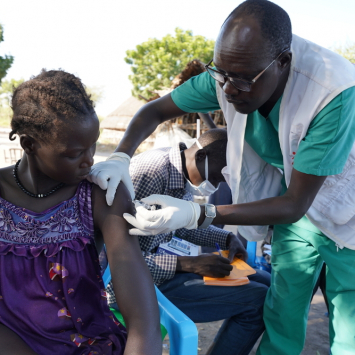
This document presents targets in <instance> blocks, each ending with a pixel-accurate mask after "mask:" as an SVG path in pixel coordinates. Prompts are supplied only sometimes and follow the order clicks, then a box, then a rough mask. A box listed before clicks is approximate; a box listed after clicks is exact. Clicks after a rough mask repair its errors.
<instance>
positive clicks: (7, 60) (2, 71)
mask: <svg viewBox="0 0 355 355" xmlns="http://www.w3.org/2000/svg"><path fill="white" fill-rule="evenodd" d="M3 41H4V30H3V27H2V25H1V24H0V43H1V42H3ZM13 61H14V57H13V56H11V55H5V56H4V57H1V56H0V84H1V80H2V79H3V78H4V77H5V76H6V73H7V71H8V69H9V68H10V67H11V65H12V63H13Z"/></svg>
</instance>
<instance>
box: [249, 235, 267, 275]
mask: <svg viewBox="0 0 355 355" xmlns="http://www.w3.org/2000/svg"><path fill="white" fill-rule="evenodd" d="M256 247H257V243H256V242H249V241H248V244H247V252H248V260H247V264H248V265H249V266H251V267H253V268H255V269H260V270H265V271H267V272H271V265H270V264H269V263H268V262H267V261H266V260H265V258H264V257H263V256H256Z"/></svg>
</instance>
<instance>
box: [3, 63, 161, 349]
mask: <svg viewBox="0 0 355 355" xmlns="http://www.w3.org/2000/svg"><path fill="white" fill-rule="evenodd" d="M12 109H13V117H12V120H11V127H12V131H11V133H10V139H12V140H13V139H14V138H13V136H14V135H18V137H19V139H20V144H21V147H22V148H23V150H24V154H23V158H22V159H20V160H19V161H18V162H17V163H16V164H15V166H9V167H6V168H3V169H0V195H1V197H0V353H1V354H2V355H13V354H21V355H35V354H38V355H47V354H50V355H75V354H83V355H84V354H85V355H90V354H107V355H109V354H112V355H113V354H114V355H124V354H129V355H133V354H135V355H142V354H151V355H158V354H161V349H162V344H161V334H160V324H159V309H158V304H157V300H156V295H155V290H154V285H153V282H152V279H151V276H150V274H149V270H148V268H147V265H146V263H145V262H144V259H143V258H142V255H141V253H140V249H139V244H138V238H135V237H132V236H130V235H129V233H128V225H127V222H126V221H125V220H124V219H123V217H122V215H123V213H124V212H131V213H133V204H132V201H131V199H130V196H129V193H128V191H127V189H126V188H125V186H124V185H123V184H120V185H119V186H118V189H117V196H116V199H115V202H114V203H113V205H112V206H111V207H109V206H107V204H106V202H105V196H104V192H103V191H102V190H101V189H100V188H99V187H97V186H95V185H93V184H91V183H89V182H88V181H87V180H86V177H87V175H88V174H89V172H90V168H91V166H92V164H93V156H94V154H95V148H96V141H97V139H98V137H99V133H100V131H99V120H98V118H97V115H96V113H95V110H94V107H93V103H92V101H91V100H90V97H89V96H88V95H87V94H86V92H85V88H84V86H83V84H82V83H81V81H80V79H79V78H77V77H75V76H74V75H72V74H69V73H66V72H64V71H61V70H59V71H55V70H51V71H45V70H43V71H42V73H41V74H40V75H38V76H36V77H33V78H32V79H30V80H28V81H26V82H24V83H22V84H21V85H20V86H19V87H18V88H17V89H16V90H15V91H14V94H13V98H12ZM94 229H95V230H99V231H101V235H102V236H103V239H102V238H94ZM103 242H105V244H106V247H107V255H108V260H109V262H110V266H111V272H112V279H113V280H114V282H115V284H117V285H119V286H120V287H117V289H116V293H115V295H116V299H117V303H118V304H119V306H120V308H121V310H122V313H123V316H124V317H125V319H127V321H126V324H127V325H128V327H127V329H126V328H124V327H123V326H122V325H121V324H120V323H119V322H118V321H117V319H116V318H115V317H114V315H113V314H112V312H111V311H110V309H109V308H108V305H107V301H106V293H105V289H104V284H103V281H102V278H101V276H100V265H99V260H98V252H100V250H101V248H102V245H103Z"/></svg>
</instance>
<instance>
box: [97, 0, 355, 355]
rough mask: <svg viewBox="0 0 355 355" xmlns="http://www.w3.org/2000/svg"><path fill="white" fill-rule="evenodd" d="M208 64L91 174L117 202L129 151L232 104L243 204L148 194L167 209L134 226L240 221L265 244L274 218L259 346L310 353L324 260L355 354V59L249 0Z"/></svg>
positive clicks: (340, 329)
mask: <svg viewBox="0 0 355 355" xmlns="http://www.w3.org/2000/svg"><path fill="white" fill-rule="evenodd" d="M206 69H207V71H206V72H204V73H202V74H200V75H199V76H196V77H193V78H191V79H190V80H189V81H187V82H186V83H184V84H183V85H181V86H180V87H178V88H177V89H175V90H174V91H173V92H172V93H171V94H169V95H166V96H164V97H162V98H161V99H159V100H156V101H152V102H150V103H148V104H147V105H145V106H143V108H141V110H140V111H139V112H138V113H137V114H136V115H135V116H134V118H133V119H132V121H131V123H130V125H129V127H128V129H127V131H126V134H125V136H124V138H123V139H122V141H121V142H120V144H119V146H118V148H117V152H118V153H114V155H113V156H112V157H111V158H110V159H109V160H108V161H106V162H103V163H100V164H97V165H96V166H95V167H94V168H93V171H92V175H91V179H92V181H94V182H96V183H99V185H100V186H101V187H103V188H107V185H108V193H107V200H108V202H109V203H112V200H113V196H114V191H115V189H116V187H117V184H118V182H119V180H121V178H122V180H123V182H124V183H125V184H126V185H127V186H128V187H129V188H131V183H130V181H129V174H128V166H129V156H132V155H133V153H134V151H135V149H136V148H137V147H138V145H139V144H140V143H141V142H142V141H143V140H144V139H145V138H147V137H148V136H149V135H150V134H151V133H152V132H153V131H154V130H155V129H156V127H157V126H158V125H159V124H160V123H162V122H164V121H167V120H170V119H172V118H174V117H178V116H182V115H183V114H185V113H186V112H209V111H214V110H218V109H222V110H223V113H224V116H225V118H226V122H227V130H228V147H227V167H225V168H224V169H223V171H222V172H223V174H224V177H225V179H226V181H227V182H228V184H229V186H230V188H231V190H232V194H233V204H232V205H229V206H218V207H215V206H213V205H208V204H207V205H205V206H199V205H198V204H195V203H193V202H191V201H182V200H180V199H174V198H169V199H166V197H167V196H164V202H162V201H163V200H162V198H161V197H160V195H153V196H150V197H147V198H145V199H143V202H145V203H148V204H157V205H161V206H162V208H161V209H158V210H155V211H148V210H146V209H145V208H144V207H138V208H137V213H136V216H135V217H133V216H130V215H126V219H127V221H129V222H130V223H131V224H132V225H134V226H135V228H134V229H133V230H131V234H139V235H142V234H144V233H145V234H158V233H162V232H165V233H166V232H168V231H171V230H175V229H178V228H182V227H185V228H190V229H192V228H197V227H198V226H200V225H203V226H204V227H206V226H207V225H209V224H210V223H213V224H231V225H238V232H239V233H240V234H241V235H242V236H243V237H245V238H246V239H248V240H261V239H263V238H264V237H265V236H266V233H267V228H268V227H267V226H268V225H274V226H275V227H274V235H273V241H272V276H271V287H270V289H269V291H268V294H267V297H266V301H265V305H264V322H265V326H266V331H265V333H264V336H263V338H262V341H261V343H260V346H259V349H258V352H257V354H258V355H270V354H272V355H281V354H282V355H296V354H300V353H301V351H302V348H303V345H304V340H305V332H306V323H307V314H308V309H309V303H310V299H311V295H312V289H313V286H314V284H315V282H316V281H317V278H318V275H319V272H320V270H321V268H322V265H323V262H325V263H326V265H327V274H326V282H327V297H328V300H329V308H330V315H329V320H330V328H329V332H330V344H331V352H332V354H333V355H348V354H349V355H350V354H355V337H354V335H355V302H354V300H355V282H354V280H355V144H354V141H355V87H354V86H355V67H354V66H353V65H352V64H351V63H350V62H349V61H347V60H346V59H344V58H343V57H341V56H340V55H338V54H335V53H333V52H332V51H330V50H328V49H325V48H322V47H321V46H319V45H317V44H315V43H312V42H310V41H307V40H305V39H303V38H300V37H298V36H296V35H293V34H292V31H291V22H290V19H289V16H288V14H287V13H286V12H285V11H284V10H283V9H282V8H281V7H279V6H277V5H276V4H274V3H272V2H270V1H265V0H247V1H245V2H243V3H242V4H240V5H239V6H238V7H237V8H236V9H235V10H234V11H233V12H232V13H231V14H230V15H229V16H228V18H227V19H226V20H225V22H224V24H223V25H222V28H221V30H220V33H219V36H218V38H217V41H216V45H215V51H214V57H213V58H211V61H210V62H209V63H208V64H207V65H206ZM203 175H204V173H203V171H202V172H201V178H202V180H205V176H203ZM108 179H109V182H107V180H108ZM205 287H208V286H205ZM228 354H243V352H242V351H241V349H238V348H234V349H231V351H230V352H229V353H228ZM224 355H227V353H225V354H224Z"/></svg>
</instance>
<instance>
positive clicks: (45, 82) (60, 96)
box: [9, 69, 95, 141]
mask: <svg viewBox="0 0 355 355" xmlns="http://www.w3.org/2000/svg"><path fill="white" fill-rule="evenodd" d="M11 106H12V110H13V117H12V120H11V128H12V131H11V132H10V134H9V138H10V140H14V139H15V137H13V136H14V135H15V134H28V135H30V136H32V137H34V138H37V139H39V140H42V141H43V140H44V139H46V138H48V137H49V136H52V135H53V134H55V133H56V132H55V131H56V128H55V122H56V121H57V120H60V121H62V122H63V123H64V122H66V123H69V122H70V121H69V120H70V119H85V117H87V116H88V115H92V114H94V113H95V110H94V105H93V102H92V101H91V100H90V95H88V94H87V93H86V91H85V87H84V85H83V84H82V82H81V80H80V79H79V78H78V77H76V76H75V75H73V74H69V73H67V72H65V71H63V70H50V71H46V70H45V69H43V70H42V72H41V73H40V74H39V75H37V76H35V77H32V78H31V79H30V80H28V81H25V82H24V83H22V84H21V85H19V86H18V87H17V88H16V89H15V90H14V93H13V96H12V103H11Z"/></svg>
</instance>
